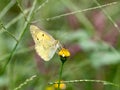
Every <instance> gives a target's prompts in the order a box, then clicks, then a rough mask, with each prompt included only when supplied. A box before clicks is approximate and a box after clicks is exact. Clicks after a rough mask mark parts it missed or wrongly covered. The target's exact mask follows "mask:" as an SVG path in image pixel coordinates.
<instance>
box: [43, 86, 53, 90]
mask: <svg viewBox="0 0 120 90" xmlns="http://www.w3.org/2000/svg"><path fill="white" fill-rule="evenodd" d="M45 90H54V88H53V86H48V87H46V89H45Z"/></svg>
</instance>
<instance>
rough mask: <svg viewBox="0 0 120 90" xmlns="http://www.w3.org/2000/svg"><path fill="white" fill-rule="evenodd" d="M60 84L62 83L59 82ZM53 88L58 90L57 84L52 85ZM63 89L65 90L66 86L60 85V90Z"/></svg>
mask: <svg viewBox="0 0 120 90" xmlns="http://www.w3.org/2000/svg"><path fill="white" fill-rule="evenodd" d="M60 82H62V81H60ZM54 87H55V88H58V84H54ZM65 89H66V84H64V83H60V90H65Z"/></svg>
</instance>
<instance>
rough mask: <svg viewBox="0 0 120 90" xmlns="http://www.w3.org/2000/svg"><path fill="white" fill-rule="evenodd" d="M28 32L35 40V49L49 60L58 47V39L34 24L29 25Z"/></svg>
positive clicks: (43, 57) (44, 58)
mask: <svg viewBox="0 0 120 90" xmlns="http://www.w3.org/2000/svg"><path fill="white" fill-rule="evenodd" d="M30 32H31V35H32V37H33V40H34V42H35V50H36V52H37V53H38V55H39V56H40V57H41V58H42V59H43V60H45V61H49V60H50V59H51V58H52V57H53V56H54V54H55V52H56V50H57V49H58V48H59V47H60V44H59V41H58V40H55V39H54V38H53V37H52V36H51V35H50V34H48V33H47V32H45V31H43V30H41V29H40V28H38V27H37V26H35V25H30Z"/></svg>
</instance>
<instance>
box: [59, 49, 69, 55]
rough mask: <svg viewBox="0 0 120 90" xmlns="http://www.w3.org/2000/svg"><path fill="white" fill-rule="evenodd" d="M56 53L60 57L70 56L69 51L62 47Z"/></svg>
mask: <svg viewBox="0 0 120 90" xmlns="http://www.w3.org/2000/svg"><path fill="white" fill-rule="evenodd" d="M58 55H59V56H62V57H69V56H70V52H69V51H68V50H67V49H65V48H62V49H61V50H60V51H59V52H58Z"/></svg>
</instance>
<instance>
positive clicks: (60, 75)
mask: <svg viewBox="0 0 120 90" xmlns="http://www.w3.org/2000/svg"><path fill="white" fill-rule="evenodd" d="M63 65H64V62H62V65H61V69H60V74H59V81H58V90H60V81H61V77H62V71H63Z"/></svg>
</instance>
